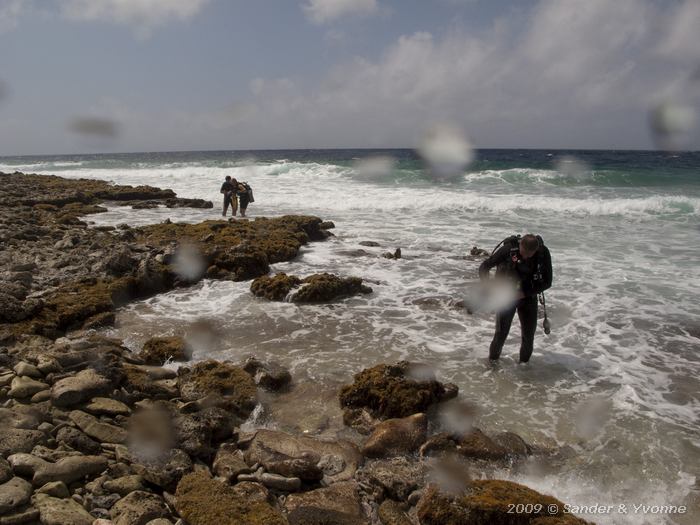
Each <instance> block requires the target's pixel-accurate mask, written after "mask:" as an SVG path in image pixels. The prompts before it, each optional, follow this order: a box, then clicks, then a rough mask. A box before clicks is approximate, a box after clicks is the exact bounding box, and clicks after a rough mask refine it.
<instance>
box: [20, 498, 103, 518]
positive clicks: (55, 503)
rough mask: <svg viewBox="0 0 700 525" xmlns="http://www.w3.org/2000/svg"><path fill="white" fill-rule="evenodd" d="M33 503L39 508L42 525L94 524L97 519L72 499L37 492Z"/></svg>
mask: <svg viewBox="0 0 700 525" xmlns="http://www.w3.org/2000/svg"><path fill="white" fill-rule="evenodd" d="M32 504H33V505H34V506H35V507H37V508H38V509H39V515H40V519H41V523H42V525H66V524H67V523H70V524H71V525H92V522H93V521H94V519H95V518H93V517H92V516H91V515H90V514H89V513H88V512H87V511H86V510H85V509H84V508H83V507H82V506H81V505H80V504H79V503H77V502H76V501H74V500H72V499H62V498H54V497H51V496H49V495H48V494H36V495H35V496H34V497H33V498H32Z"/></svg>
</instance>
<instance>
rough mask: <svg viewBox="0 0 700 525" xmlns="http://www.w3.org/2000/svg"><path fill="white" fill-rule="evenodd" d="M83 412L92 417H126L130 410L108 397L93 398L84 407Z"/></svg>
mask: <svg viewBox="0 0 700 525" xmlns="http://www.w3.org/2000/svg"><path fill="white" fill-rule="evenodd" d="M85 411H86V412H88V413H90V414H92V415H93V416H109V417H114V416H128V415H129V414H130V413H131V409H130V408H129V407H128V406H127V405H125V404H124V403H122V402H121V401H117V400H116V399H111V398H108V397H94V398H92V400H91V401H90V403H89V404H87V405H86V406H85Z"/></svg>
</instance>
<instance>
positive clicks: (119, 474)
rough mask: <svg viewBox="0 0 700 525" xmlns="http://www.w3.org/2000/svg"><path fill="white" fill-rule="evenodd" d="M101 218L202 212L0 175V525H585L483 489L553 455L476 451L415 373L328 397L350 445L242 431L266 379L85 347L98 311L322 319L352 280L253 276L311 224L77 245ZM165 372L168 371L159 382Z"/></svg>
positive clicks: (317, 231)
mask: <svg viewBox="0 0 700 525" xmlns="http://www.w3.org/2000/svg"><path fill="white" fill-rule="evenodd" d="M103 202H114V203H117V204H120V205H128V206H132V207H133V208H135V209H140V208H143V207H153V206H167V207H181V206H192V207H203V208H207V207H211V206H212V204H211V203H210V202H206V201H201V200H197V199H178V198H177V196H176V195H175V194H174V193H173V192H172V191H170V190H161V189H159V188H153V187H148V186H141V187H136V188H133V187H130V186H115V185H111V184H108V183H106V182H102V181H95V180H68V179H62V178H60V177H48V176H38V175H24V174H20V173H14V174H2V173H0V262H1V266H2V271H1V272H0V423H1V424H0V525H10V524H21V523H42V524H45V525H48V524H76V525H82V524H86V525H89V524H94V525H108V524H110V523H113V524H116V525H132V524H134V525H146V524H149V525H166V524H171V525H172V524H190V525H210V524H211V525H220V524H232V525H238V524H241V525H243V524H251V525H256V524H292V525H302V524H303V525H312V524H317V525H321V524H348V525H351V524H352V525H355V524H373V525H375V524H383V525H410V524H413V525H437V524H440V525H445V524H447V525H451V524H454V525H457V524H460V525H461V524H487V523H488V524H517V525H520V524H532V525H555V524H572V525H573V524H577V523H586V522H584V521H583V520H581V519H579V518H576V517H575V516H572V515H570V514H566V513H564V505H563V503H561V502H559V501H557V500H556V499H554V498H552V497H551V496H547V495H543V494H540V493H538V492H536V491H534V490H532V489H530V488H528V487H525V486H523V485H519V484H517V483H513V482H510V481H505V480H497V479H486V478H487V477H488V476H487V474H488V473H489V472H490V471H491V470H493V469H494V468H497V467H509V466H513V465H516V464H517V463H518V462H520V461H523V460H524V459H525V458H527V457H528V456H532V455H542V456H546V455H548V454H552V453H553V451H548V450H542V449H539V448H538V447H535V446H533V445H532V444H528V443H526V442H525V441H523V440H522V439H521V438H520V437H519V436H517V435H516V434H513V433H510V432H501V433H496V434H489V433H484V432H482V431H481V430H479V429H478V428H475V427H474V426H473V424H472V422H473V413H472V412H471V409H470V407H469V406H468V405H465V404H464V403H462V402H460V401H459V399H458V398H457V395H458V389H457V387H456V386H455V385H450V384H445V383H443V382H440V381H439V380H438V378H436V377H435V375H434V373H433V372H432V371H431V370H430V369H429V368H428V367H426V366H424V365H421V364H418V363H409V362H400V363H381V364H377V365H376V366H373V367H371V368H368V369H366V370H363V371H361V372H359V373H358V374H357V375H356V376H355V377H354V378H348V384H347V385H346V386H344V387H343V388H342V389H341V390H340V392H339V393H338V398H337V399H338V403H339V404H340V406H341V407H342V408H343V414H344V415H343V420H344V423H345V425H347V435H346V434H344V435H343V438H337V439H328V438H324V439H320V438H318V437H314V436H313V435H307V434H290V433H286V432H282V431H279V430H271V429H255V430H253V431H246V430H244V428H248V427H246V425H244V423H245V422H246V420H248V419H249V418H250V416H251V414H252V413H253V411H254V410H256V407H257V406H258V404H259V402H260V397H261V396H260V394H261V393H262V392H266V395H272V396H274V395H277V394H276V392H285V391H289V390H292V389H294V388H295V387H296V386H295V384H294V382H293V378H292V377H291V375H290V374H289V372H288V371H286V370H285V369H284V368H282V367H281V366H279V365H277V364H275V363H264V362H260V361H259V360H258V359H256V358H255V356H251V357H249V358H247V359H246V360H244V361H243V362H240V363H231V362H220V361H212V360H209V361H202V362H197V363H188V360H189V359H190V357H191V352H190V349H189V348H188V346H187V343H186V342H185V341H184V340H182V339H180V338H178V337H154V338H152V339H151V340H149V341H147V342H146V344H145V345H144V347H143V349H142V350H141V351H140V352H138V353H135V352H132V351H130V350H129V349H127V348H126V347H125V346H124V344H123V342H122V341H119V340H115V339H111V338H108V337H105V336H104V335H101V334H100V332H99V331H98V329H99V328H102V327H106V326H110V325H111V324H113V323H114V321H115V310H116V309H117V308H119V307H120V306H122V305H124V304H127V303H128V302H129V301H133V300H136V299H141V298H146V297H149V296H153V295H155V294H159V293H163V292H166V291H169V290H172V289H174V288H177V287H184V286H191V285H192V284H193V283H196V282H197V281H199V280H200V279H203V278H207V279H228V280H236V281H249V280H251V281H252V285H251V292H252V293H254V294H255V295H256V296H258V297H260V298H261V300H289V301H293V302H298V303H304V302H327V301H331V300H334V299H337V298H339V297H347V296H349V295H354V294H357V293H371V292H372V290H371V289H370V288H368V287H367V286H365V285H364V284H362V280H361V279H359V278H353V277H339V276H334V275H331V274H318V275H313V276H306V277H296V276H287V275H285V274H277V275H276V276H269V273H270V264H274V263H276V262H281V261H289V260H292V259H293V258H294V257H296V255H297V253H298V251H299V249H300V247H301V246H303V245H305V244H307V243H309V242H314V241H323V240H324V239H326V238H327V237H328V236H330V235H331V234H330V233H329V231H328V230H329V229H331V228H332V227H333V224H332V223H324V222H323V221H322V220H321V219H320V218H317V217H309V216H285V217H280V218H274V219H265V218H257V219H255V220H237V221H225V220H212V221H205V222H202V223H199V224H178V223H171V222H170V221H166V223H164V224H157V225H151V226H145V227H140V228H132V227H129V226H128V225H126V224H124V225H119V226H117V227H101V228H91V227H88V224H87V223H86V222H85V221H84V220H83V217H84V216H85V215H88V214H93V213H100V212H102V211H105V208H104V207H102V206H100V204H102V203H103ZM173 361H181V362H183V365H182V366H180V368H178V369H177V370H175V369H174V368H173V367H172V366H163V365H164V364H169V363H171V362H173Z"/></svg>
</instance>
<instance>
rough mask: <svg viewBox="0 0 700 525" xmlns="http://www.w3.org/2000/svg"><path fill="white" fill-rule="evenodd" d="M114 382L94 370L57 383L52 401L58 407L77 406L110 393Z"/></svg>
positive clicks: (52, 391) (84, 371) (52, 393)
mask: <svg viewBox="0 0 700 525" xmlns="http://www.w3.org/2000/svg"><path fill="white" fill-rule="evenodd" d="M111 389H112V382H111V381H110V380H109V379H107V378H105V377H103V376H102V375H100V374H98V373H97V372H96V371H95V370H93V369H92V368H88V369H85V370H81V371H80V372H78V373H77V374H75V375H73V376H70V377H66V378H64V379H61V380H60V381H57V382H56V383H55V384H54V385H53V387H52V388H51V401H52V402H53V404H54V405H56V406H58V407H67V406H73V405H77V404H78V403H82V402H84V401H88V400H89V399H91V398H92V397H95V396H99V395H103V394H107V393H109V391H110V390H111Z"/></svg>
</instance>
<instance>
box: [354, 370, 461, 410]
mask: <svg viewBox="0 0 700 525" xmlns="http://www.w3.org/2000/svg"><path fill="white" fill-rule="evenodd" d="M456 395H457V387H456V386H454V385H444V384H443V383H440V382H439V381H437V380H436V379H435V375H434V374H433V372H432V371H431V370H430V369H429V368H428V367H427V366H426V365H421V364H417V363H409V362H408V361H401V362H400V363H398V364H395V365H386V364H381V365H377V366H375V367H372V368H368V369H366V370H363V371H362V372H360V373H359V374H356V375H355V381H354V382H353V384H351V385H346V386H344V387H343V388H342V389H341V391H340V404H341V406H342V407H344V408H366V409H368V410H369V411H370V412H371V413H372V415H373V416H374V417H378V418H401V417H407V416H410V415H412V414H416V413H418V412H425V411H426V410H427V409H428V407H430V406H431V405H432V404H434V403H438V402H440V401H443V400H445V399H449V398H451V397H454V396H456Z"/></svg>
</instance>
